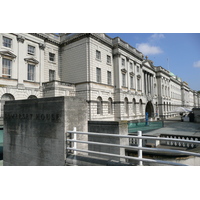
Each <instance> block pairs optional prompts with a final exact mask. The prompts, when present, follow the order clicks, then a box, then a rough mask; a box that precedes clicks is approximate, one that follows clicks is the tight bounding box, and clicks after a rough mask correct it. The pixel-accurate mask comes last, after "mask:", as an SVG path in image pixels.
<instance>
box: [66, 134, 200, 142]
mask: <svg viewBox="0 0 200 200" xmlns="http://www.w3.org/2000/svg"><path fill="white" fill-rule="evenodd" d="M68 133H75V134H83V135H95V136H109V137H118V138H136V139H151V140H163V141H175V142H187V143H193V144H200V141H195V140H183V139H174V138H163V137H149V136H137V135H115V134H107V133H92V132H80V131H68Z"/></svg>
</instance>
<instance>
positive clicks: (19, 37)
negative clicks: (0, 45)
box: [17, 35, 25, 43]
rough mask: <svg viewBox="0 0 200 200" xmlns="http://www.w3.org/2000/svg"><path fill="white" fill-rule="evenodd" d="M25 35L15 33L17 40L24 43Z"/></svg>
mask: <svg viewBox="0 0 200 200" xmlns="http://www.w3.org/2000/svg"><path fill="white" fill-rule="evenodd" d="M24 40H25V37H23V36H21V35H17V41H18V42H21V43H24Z"/></svg>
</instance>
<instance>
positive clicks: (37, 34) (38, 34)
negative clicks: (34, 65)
mask: <svg viewBox="0 0 200 200" xmlns="http://www.w3.org/2000/svg"><path fill="white" fill-rule="evenodd" d="M29 34H30V35H33V36H36V37H38V38H41V39H43V40H44V41H45V42H49V43H51V44H54V45H57V46H59V45H60V42H59V41H56V40H54V39H52V38H50V37H49V36H48V35H45V34H44V33H29Z"/></svg>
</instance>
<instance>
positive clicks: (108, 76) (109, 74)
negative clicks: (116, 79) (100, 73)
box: [107, 71, 112, 85]
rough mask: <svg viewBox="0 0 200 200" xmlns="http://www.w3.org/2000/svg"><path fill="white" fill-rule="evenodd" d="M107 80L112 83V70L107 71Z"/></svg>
mask: <svg viewBox="0 0 200 200" xmlns="http://www.w3.org/2000/svg"><path fill="white" fill-rule="evenodd" d="M107 82H108V85H112V79H111V72H110V71H107Z"/></svg>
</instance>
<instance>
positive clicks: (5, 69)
mask: <svg viewBox="0 0 200 200" xmlns="http://www.w3.org/2000/svg"><path fill="white" fill-rule="evenodd" d="M11 68H12V60H9V59H6V58H3V60H2V77H6V78H11Z"/></svg>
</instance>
